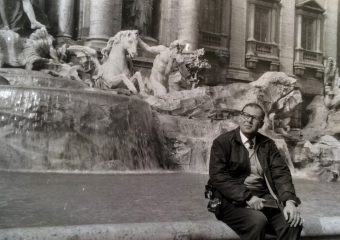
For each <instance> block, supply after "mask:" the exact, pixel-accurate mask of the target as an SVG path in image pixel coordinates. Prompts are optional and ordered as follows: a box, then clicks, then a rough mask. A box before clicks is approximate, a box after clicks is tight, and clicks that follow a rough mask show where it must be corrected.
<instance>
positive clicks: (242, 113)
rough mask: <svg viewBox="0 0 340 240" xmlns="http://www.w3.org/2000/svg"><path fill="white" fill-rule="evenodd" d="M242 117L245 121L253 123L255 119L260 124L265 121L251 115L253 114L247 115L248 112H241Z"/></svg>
mask: <svg viewBox="0 0 340 240" xmlns="http://www.w3.org/2000/svg"><path fill="white" fill-rule="evenodd" d="M241 116H242V117H243V118H244V119H245V120H250V121H252V120H253V119H255V120H256V121H258V122H262V121H263V119H262V118H259V117H256V116H254V115H251V114H249V113H246V112H241Z"/></svg>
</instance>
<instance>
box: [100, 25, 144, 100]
mask: <svg viewBox="0 0 340 240" xmlns="http://www.w3.org/2000/svg"><path fill="white" fill-rule="evenodd" d="M137 43H138V31H137V30H125V31H120V32H118V33H117V34H116V35H115V36H113V37H112V38H110V39H109V41H108V43H107V45H106V47H105V48H103V49H102V51H101V53H102V54H103V61H102V64H100V65H99V66H97V67H98V73H97V75H96V76H95V79H94V81H95V86H96V87H99V88H102V89H112V88H118V87H120V86H121V84H122V83H123V84H124V85H125V86H126V87H127V88H128V89H129V90H130V91H131V92H132V93H135V94H136V93H138V90H137V89H136V87H135V85H134V83H135V82H136V80H137V83H138V84H137V85H138V87H139V92H140V93H143V92H144V83H143V79H142V75H141V74H140V72H136V73H135V74H134V75H133V76H131V71H130V69H129V66H128V59H127V57H129V58H130V59H131V58H133V57H135V56H136V55H137ZM127 55H128V56H127Z"/></svg>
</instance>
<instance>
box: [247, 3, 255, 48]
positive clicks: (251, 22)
mask: <svg viewBox="0 0 340 240" xmlns="http://www.w3.org/2000/svg"><path fill="white" fill-rule="evenodd" d="M254 24H255V4H254V3H249V26H248V41H254V40H255V38H254Z"/></svg>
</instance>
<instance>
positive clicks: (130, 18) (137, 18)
mask: <svg viewBox="0 0 340 240" xmlns="http://www.w3.org/2000/svg"><path fill="white" fill-rule="evenodd" d="M152 8H153V0H124V1H123V28H129V29H137V30H139V31H140V32H141V33H142V34H144V35H150V26H151V22H152Z"/></svg>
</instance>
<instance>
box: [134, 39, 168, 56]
mask: <svg viewBox="0 0 340 240" xmlns="http://www.w3.org/2000/svg"><path fill="white" fill-rule="evenodd" d="M138 44H139V46H140V47H141V48H142V49H143V50H144V51H146V52H149V53H152V54H155V55H156V54H159V53H161V52H162V51H165V50H167V49H168V48H167V47H165V46H163V45H157V46H149V45H148V44H146V43H145V42H144V41H143V40H142V39H140V38H138Z"/></svg>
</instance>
